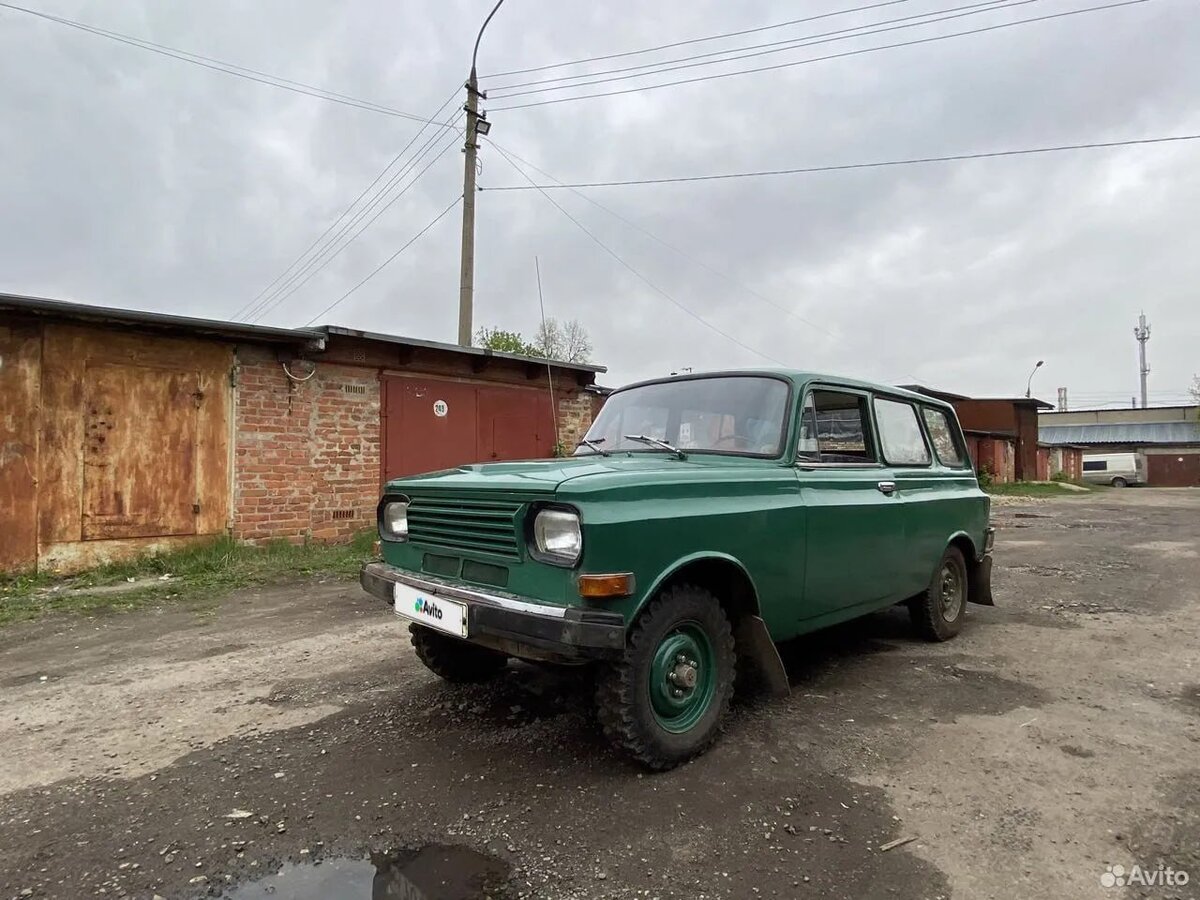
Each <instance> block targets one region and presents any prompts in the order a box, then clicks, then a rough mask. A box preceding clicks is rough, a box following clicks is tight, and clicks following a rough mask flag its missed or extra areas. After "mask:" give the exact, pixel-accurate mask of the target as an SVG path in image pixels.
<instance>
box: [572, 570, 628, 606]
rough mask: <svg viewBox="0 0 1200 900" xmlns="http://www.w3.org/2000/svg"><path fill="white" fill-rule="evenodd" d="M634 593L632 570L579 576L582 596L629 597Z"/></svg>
mask: <svg viewBox="0 0 1200 900" xmlns="http://www.w3.org/2000/svg"><path fill="white" fill-rule="evenodd" d="M632 593H633V573H632V572H618V573H615V574H612V575H580V576H579V596H580V597H590V598H592V599H593V600H603V599H605V598H608V597H628V596H629V595H630V594H632Z"/></svg>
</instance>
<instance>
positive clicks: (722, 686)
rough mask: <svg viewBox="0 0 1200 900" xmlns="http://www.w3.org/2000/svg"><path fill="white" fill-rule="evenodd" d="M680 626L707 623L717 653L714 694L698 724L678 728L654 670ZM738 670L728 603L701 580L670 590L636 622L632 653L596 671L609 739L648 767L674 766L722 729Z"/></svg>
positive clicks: (711, 646)
mask: <svg viewBox="0 0 1200 900" xmlns="http://www.w3.org/2000/svg"><path fill="white" fill-rule="evenodd" d="M680 626H684V627H688V628H699V629H701V630H702V631H703V634H704V636H705V637H706V638H707V641H708V644H709V650H710V653H711V658H712V667H713V669H714V671H713V694H712V697H711V700H710V701H709V703H708V706H707V708H705V710H704V712H703V714H702V715H701V717H700V718H699V719H698V721H697V722H696V723H695V724H694V725H693V726H692V727H690V728H689V729H688V730H687V731H684V732H682V733H677V732H672V731H669V730H667V729H666V728H664V727H663V726H662V725H661V724H660V723H659V721H658V718H657V716H656V713H655V711H654V708H653V706H652V701H651V697H650V677H651V675H650V673H651V669H652V666H653V663H654V657H655V654H656V653H657V652H658V651H659V649H660V645H662V644H663V643H664V641H665V640H666V639H667V638H668V637H670V636H671V635H672V634H673V633H674V632H676V631H677V629H678V628H679V627H680ZM736 672H737V654H736V652H735V649H734V640H733V629H732V628H731V626H730V624H729V619H728V618H727V617H726V615H725V612H724V610H722V609H721V604H720V603H719V602H718V601H717V598H716V597H714V596H713V595H712V594H711V593H709V592H708V591H706V590H704V589H703V588H699V587H696V586H695V585H676V586H674V587H670V588H667V589H666V590H664V591H663V592H662V593H660V594H659V595H658V596H657V597H655V598H654V599H653V600H651V601H650V603H649V604H647V606H646V607H645V609H643V610H642V612H641V614H640V615H639V616H638V617H637V620H636V621H635V622H634V623H633V625H632V626H631V627H630V630H629V635H628V639H627V641H626V644H625V652H624V654H623V655H622V656H621V658H620V659H618V660H616V661H614V662H611V663H606V664H604V665H602V666H601V667H600V669H599V670H598V671H597V673H596V716H597V719H598V720H599V722H600V727H601V729H602V730H603V732H604V735H605V737H607V738H608V740H609V741H610V742H611V743H612V744H613V746H614V747H616V748H617V749H618V750H620V751H621V752H623V753H625V754H627V755H628V756H631V757H632V758H633V759H635V760H637V761H638V762H640V763H641V764H642V765H644V766H646V767H647V768H650V769H654V770H657V771H663V770H666V769H671V768H674V767H675V766H677V765H679V764H680V763H683V762H686V761H687V760H689V759H691V758H692V757H694V756H697V755H699V754H700V753H703V752H704V751H705V750H706V749H708V747H709V745H710V744H712V742H713V741H714V740H716V737H717V735H718V733H719V732H720V729H721V724H722V721H723V720H724V718H725V714H726V712H727V711H728V709H729V701H730V698H731V697H732V696H733V685H734V680H735V678H736Z"/></svg>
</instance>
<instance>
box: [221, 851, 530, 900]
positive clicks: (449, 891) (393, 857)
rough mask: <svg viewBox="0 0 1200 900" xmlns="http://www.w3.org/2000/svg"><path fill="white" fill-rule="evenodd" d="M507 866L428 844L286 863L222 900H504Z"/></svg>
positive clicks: (506, 894) (479, 854) (474, 855)
mask: <svg viewBox="0 0 1200 900" xmlns="http://www.w3.org/2000/svg"><path fill="white" fill-rule="evenodd" d="M508 874H509V865H508V863H506V862H504V861H503V860H501V859H497V858H496V857H494V856H486V855H484V854H482V853H476V852H475V851H474V850H471V849H468V848H467V847H456V846H451V845H446V844H430V845H428V846H426V847H422V848H421V849H419V850H397V851H391V852H388V853H372V854H371V858H370V859H330V860H325V861H322V862H319V863H315V862H314V863H299V864H298V863H286V864H285V865H284V866H283V868H282V869H281V870H280V871H279V872H278V873H276V874H274V875H268V876H266V877H265V878H261V879H259V880H258V881H253V882H249V883H247V884H243V885H240V886H238V887H237V888H235V889H234V890H233V891H230V892H228V893H226V894H224V895H222V896H223V897H224V900H265V898H269V900H283V898H288V900H401V898H403V900H485V898H495V900H503V898H505V897H507V896H508V893H507V891H506V885H507V883H508Z"/></svg>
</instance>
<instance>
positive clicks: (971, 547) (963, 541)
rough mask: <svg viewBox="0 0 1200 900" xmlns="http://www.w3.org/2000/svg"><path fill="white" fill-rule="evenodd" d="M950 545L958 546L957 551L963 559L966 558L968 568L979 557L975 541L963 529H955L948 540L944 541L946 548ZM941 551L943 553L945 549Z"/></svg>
mask: <svg viewBox="0 0 1200 900" xmlns="http://www.w3.org/2000/svg"><path fill="white" fill-rule="evenodd" d="M951 547H957V548H958V551H959V552H960V553H961V554H962V555H963V559H964V560H966V563H967V568H970V567H971V565H972V564H973V563H974V562H976V561H977V560H978V559H979V550H978V548H976V546H975V541H974V540H972V539H971V536H970V535H969V534H967V533H966V532H965V531H956V532H955V533H954V534H952V535H950V540H948V541H946V550H948V549H949V548H951ZM942 552H943V553H944V552H945V550H943V551H942Z"/></svg>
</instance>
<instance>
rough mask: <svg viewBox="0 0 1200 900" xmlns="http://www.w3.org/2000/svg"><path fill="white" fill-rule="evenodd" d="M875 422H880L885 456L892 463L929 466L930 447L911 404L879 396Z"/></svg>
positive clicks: (886, 460)
mask: <svg viewBox="0 0 1200 900" xmlns="http://www.w3.org/2000/svg"><path fill="white" fill-rule="evenodd" d="M875 421H876V422H877V423H878V424H879V443H880V445H881V446H882V447H883V459H884V461H885V462H887V463H888V465H892V466H927V465H929V462H930V456H929V447H928V446H926V444H925V436H924V435H923V434H922V433H921V425H920V423H919V422H917V411H916V409H915V408H914V407H913V405H912V404H911V403H901V402H899V401H898V400H884V399H883V398H882V397H876V398H875Z"/></svg>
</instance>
